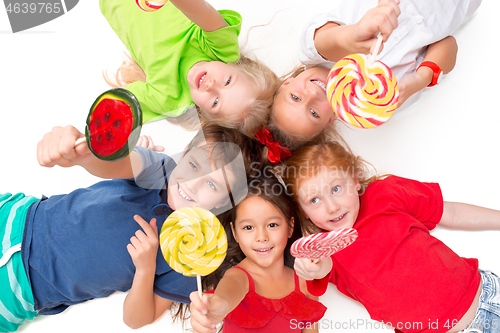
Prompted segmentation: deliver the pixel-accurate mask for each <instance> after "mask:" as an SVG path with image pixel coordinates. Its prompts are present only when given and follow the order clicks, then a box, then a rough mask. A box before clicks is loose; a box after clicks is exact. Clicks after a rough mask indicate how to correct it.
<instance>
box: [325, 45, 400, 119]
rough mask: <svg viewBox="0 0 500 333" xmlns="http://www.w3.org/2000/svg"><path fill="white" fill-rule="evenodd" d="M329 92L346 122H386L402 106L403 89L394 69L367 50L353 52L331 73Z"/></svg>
mask: <svg viewBox="0 0 500 333" xmlns="http://www.w3.org/2000/svg"><path fill="white" fill-rule="evenodd" d="M327 96H328V101H329V102H330V105H331V106H332V108H333V111H335V114H337V116H338V117H339V118H340V119H341V120H342V121H343V122H345V123H347V124H350V125H353V126H356V127H360V128H372V127H376V126H379V125H381V124H383V123H385V122H386V121H387V120H389V118H390V117H391V116H392V114H393V113H394V110H395V109H396V108H397V106H398V100H399V89H398V84H397V82H396V77H395V76H394V74H393V73H392V71H391V69H390V68H389V67H387V66H386V65H385V64H384V63H382V62H380V61H368V59H367V57H366V56H365V55H364V54H351V55H349V56H347V57H345V58H343V59H341V60H340V61H338V62H337V63H336V64H335V66H333V67H332V69H331V70H330V73H329V74H328V84H327Z"/></svg>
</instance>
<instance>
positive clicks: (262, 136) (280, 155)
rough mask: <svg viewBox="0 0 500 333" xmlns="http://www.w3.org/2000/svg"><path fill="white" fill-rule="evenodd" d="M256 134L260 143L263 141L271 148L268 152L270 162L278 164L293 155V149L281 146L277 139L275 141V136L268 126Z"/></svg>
mask: <svg viewBox="0 0 500 333" xmlns="http://www.w3.org/2000/svg"><path fill="white" fill-rule="evenodd" d="M255 136H256V137H257V139H259V141H260V143H262V144H263V145H264V146H266V147H267V148H268V149H269V150H268V152H267V158H268V159H269V162H271V163H273V164H277V163H279V162H281V161H282V160H284V159H286V158H288V157H290V156H292V151H291V150H290V149H288V148H287V147H283V146H281V145H280V144H279V143H278V142H276V141H273V136H272V135H271V132H269V130H268V129H267V128H263V129H261V130H260V131H258V132H257V134H256V135H255Z"/></svg>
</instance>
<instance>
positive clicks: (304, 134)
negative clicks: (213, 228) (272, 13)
mask: <svg viewBox="0 0 500 333" xmlns="http://www.w3.org/2000/svg"><path fill="white" fill-rule="evenodd" d="M480 3H481V0H439V1H435V0H379V1H377V0H343V1H342V2H341V3H340V4H338V6H337V7H336V8H334V9H333V10H328V9H327V10H325V11H323V12H322V13H319V14H317V15H315V16H313V17H312V18H311V19H309V20H308V21H307V23H306V24H305V26H304V28H303V29H302V32H301V34H300V37H299V51H300V54H299V58H300V60H301V62H302V63H303V64H304V65H306V67H305V68H304V66H301V67H300V68H298V70H296V71H295V72H294V73H292V74H291V75H289V76H288V77H285V78H284V81H283V84H282V86H281V88H280V89H279V90H278V93H277V95H276V97H275V103H274V106H273V111H272V114H271V120H270V123H269V130H270V131H271V133H272V134H273V138H274V139H275V140H277V141H279V142H280V143H281V144H282V145H286V146H287V147H289V148H291V149H292V150H295V149H297V148H298V147H300V146H301V145H303V144H304V143H306V142H308V141H310V140H312V139H314V138H315V137H317V136H318V135H319V134H321V133H324V132H325V130H327V129H329V130H330V131H333V128H332V127H331V125H332V124H333V122H334V120H335V114H334V112H333V110H332V108H331V106H330V104H329V103H328V100H327V96H326V82H327V75H328V72H329V70H330V68H331V67H332V66H333V65H334V64H335V62H336V61H338V60H340V59H341V58H343V57H345V56H347V55H349V54H353V53H364V54H369V53H371V52H372V51H373V49H374V46H375V43H376V40H377V35H378V34H379V33H380V34H381V35H382V37H383V41H384V43H383V44H382V48H381V50H380V53H379V55H378V57H377V59H378V60H381V61H382V62H384V63H385V64H386V65H387V66H389V67H390V68H391V69H392V71H393V73H394V74H395V76H396V79H397V81H398V85H399V105H402V104H403V107H406V106H408V105H410V104H411V103H413V102H414V101H415V100H416V99H417V98H418V95H419V94H418V93H419V92H420V91H421V90H422V89H424V88H425V87H427V86H432V85H435V84H437V82H438V78H439V76H440V74H441V71H442V72H443V73H442V74H446V73H448V72H450V71H451V70H452V69H453V68H454V66H455V61H456V56H457V50H458V48H457V44H456V41H455V38H454V37H452V36H451V34H452V33H453V32H454V31H455V30H456V29H457V28H458V27H459V26H460V25H461V24H462V23H463V22H464V21H466V20H467V19H468V18H469V17H470V16H471V15H472V14H473V13H474V11H475V10H476V9H477V8H478V7H479V5H480ZM424 62H425V63H424ZM422 63H423V64H422ZM421 64H422V66H420V65H421ZM410 97H411V98H410ZM400 109H401V108H400Z"/></svg>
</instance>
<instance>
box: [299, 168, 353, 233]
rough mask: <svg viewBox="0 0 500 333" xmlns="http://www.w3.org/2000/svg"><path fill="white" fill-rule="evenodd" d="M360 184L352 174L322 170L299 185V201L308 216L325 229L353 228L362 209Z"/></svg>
mask: <svg viewBox="0 0 500 333" xmlns="http://www.w3.org/2000/svg"><path fill="white" fill-rule="evenodd" d="M360 189H361V185H360V184H359V181H358V180H355V179H353V178H352V177H351V176H350V175H341V174H339V173H337V172H332V171H328V170H326V168H325V169H324V170H322V171H321V172H319V173H318V174H317V175H316V176H315V177H311V178H309V179H308V180H306V181H304V183H303V184H302V185H301V186H300V188H299V193H298V201H299V205H300V208H302V211H303V212H304V214H305V216H306V217H307V218H309V219H310V220H311V221H312V222H313V223H314V224H315V225H316V226H317V227H319V228H321V229H323V230H328V231H332V230H338V229H343V228H352V226H353V225H354V223H355V222H356V219H357V217H358V212H359V194H358V191H359V190H360Z"/></svg>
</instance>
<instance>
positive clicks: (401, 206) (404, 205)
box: [367, 176, 443, 230]
mask: <svg viewBox="0 0 500 333" xmlns="http://www.w3.org/2000/svg"><path fill="white" fill-rule="evenodd" d="M368 189H370V188H368ZM368 189H367V191H368ZM371 190H375V191H379V192H383V193H385V195H381V196H380V197H381V199H382V200H385V199H387V198H388V197H389V198H390V199H391V200H390V202H392V205H394V206H393V207H392V208H393V209H396V210H399V211H403V212H405V213H407V214H409V215H411V216H413V217H414V218H415V219H417V220H418V221H420V222H422V223H423V224H424V225H425V226H426V227H427V229H429V230H432V229H434V228H435V227H436V225H437V224H438V223H439V221H441V218H442V216H443V195H442V193H441V188H440V187H439V184H437V183H422V182H419V181H416V180H411V179H406V178H401V177H396V176H390V177H387V178H386V179H384V180H382V181H380V182H379V183H378V184H377V186H374V188H372V189H371Z"/></svg>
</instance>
